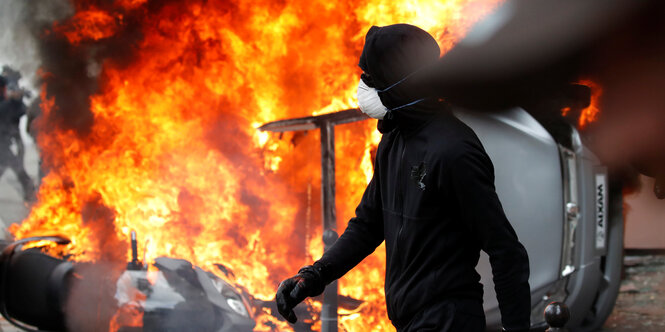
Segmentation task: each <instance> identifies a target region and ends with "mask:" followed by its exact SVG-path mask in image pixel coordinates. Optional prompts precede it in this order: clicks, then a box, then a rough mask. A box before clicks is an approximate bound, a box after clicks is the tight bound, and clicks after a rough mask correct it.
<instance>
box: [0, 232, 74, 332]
mask: <svg viewBox="0 0 665 332" xmlns="http://www.w3.org/2000/svg"><path fill="white" fill-rule="evenodd" d="M36 241H50V242H55V243H58V244H67V243H69V240H68V239H66V238H62V237H56V236H49V237H33V238H26V239H22V240H19V241H16V242H14V243H12V244H9V245H8V246H6V247H5V248H4V249H3V251H2V255H1V256H0V271H1V273H2V274H1V275H0V280H1V282H0V313H2V316H3V317H4V318H5V319H6V320H7V321H8V322H10V323H11V324H13V325H15V326H17V327H19V328H21V329H23V330H26V331H37V329H34V328H32V327H30V326H34V327H36V328H38V329H39V330H55V331H63V330H65V319H64V311H63V307H64V303H65V301H66V296H67V292H68V288H69V282H70V279H71V277H72V274H73V266H72V264H71V263H70V262H67V261H63V260H61V259H57V258H53V257H51V256H48V255H46V254H44V253H42V252H40V251H39V250H38V249H27V250H22V247H23V246H24V245H25V244H28V243H31V242H36ZM26 324H27V325H26ZM28 325H30V326H28Z"/></svg>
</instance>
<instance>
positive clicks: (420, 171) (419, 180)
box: [411, 161, 427, 191]
mask: <svg viewBox="0 0 665 332" xmlns="http://www.w3.org/2000/svg"><path fill="white" fill-rule="evenodd" d="M425 176H427V167H426V166H425V162H423V161H421V162H420V163H419V164H418V165H415V166H411V180H413V181H414V182H415V183H416V185H417V186H418V189H420V190H422V191H425Z"/></svg>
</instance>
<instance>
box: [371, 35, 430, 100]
mask: <svg viewBox="0 0 665 332" xmlns="http://www.w3.org/2000/svg"><path fill="white" fill-rule="evenodd" d="M440 53H441V50H440V49H439V45H438V44H437V42H436V40H435V39H434V37H432V36H431V35H430V34H429V33H427V32H426V31H425V30H423V29H420V28H418V27H416V26H413V25H409V24H393V25H388V26H384V27H377V26H372V27H371V28H370V29H369V31H368V32H367V35H366V36H365V46H364V47H363V51H362V54H361V55H360V61H359V63H358V66H360V68H361V69H362V70H363V71H364V72H365V75H363V77H362V78H363V81H365V83H366V84H367V85H369V86H371V87H374V88H376V89H377V90H382V89H385V88H387V87H389V86H391V85H393V84H395V83H397V82H399V81H400V80H401V79H403V78H404V77H406V76H408V75H409V74H411V73H413V72H415V71H417V70H419V69H421V68H423V67H424V66H426V65H428V64H433V63H435V62H436V61H437V60H438V59H439V55H440ZM405 83H406V82H405ZM405 83H403V84H399V85H397V86H395V87H393V88H391V89H390V90H389V91H386V92H382V93H380V96H381V100H382V102H383V104H384V105H386V107H388V108H394V107H397V106H401V105H403V104H405V103H408V102H411V101H413V100H415V99H417V98H418V97H421V96H417V91H410V90H413V89H409V86H408V84H405Z"/></svg>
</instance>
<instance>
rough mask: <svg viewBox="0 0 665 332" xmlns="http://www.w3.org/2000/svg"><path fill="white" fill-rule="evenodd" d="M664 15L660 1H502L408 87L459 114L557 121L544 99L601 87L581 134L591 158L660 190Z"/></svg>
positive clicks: (664, 152)
mask: <svg viewBox="0 0 665 332" xmlns="http://www.w3.org/2000/svg"><path fill="white" fill-rule="evenodd" d="M663 13H665V2H663V1H659V0H645V1H633V0H585V1H578V0H508V1H507V2H505V3H504V4H503V5H502V6H500V7H499V8H498V10H497V11H496V12H494V13H493V14H491V15H489V16H488V17H486V18H485V19H483V20H482V21H480V22H479V23H478V24H477V25H476V26H475V27H474V28H472V30H471V31H470V32H469V33H468V35H467V36H466V37H465V38H464V39H463V40H462V41H461V42H460V43H458V44H457V45H456V46H455V47H454V48H453V49H451V50H450V51H449V52H448V53H446V54H445V56H443V57H442V58H441V59H440V60H439V62H438V63H437V64H436V65H435V66H434V67H433V68H429V69H428V70H423V71H421V72H420V73H418V74H417V75H414V77H413V82H412V83H413V84H421V85H422V86H423V88H433V89H434V91H432V94H434V95H437V96H439V97H441V98H444V99H446V100H447V101H449V102H451V103H453V104H457V105H461V106H464V107H469V108H474V109H484V110H487V111H492V110H497V109H502V108H505V107H508V106H523V107H525V108H527V110H529V111H530V113H532V114H533V115H534V116H535V117H537V118H539V120H542V119H543V117H544V118H547V120H548V121H549V120H553V121H554V122H556V121H558V120H555V119H554V118H555V116H556V114H557V113H560V112H561V110H562V109H558V108H557V107H553V105H552V104H550V105H544V104H543V103H544V101H546V100H550V101H551V100H557V99H559V98H558V97H556V96H557V95H561V92H562V91H566V90H567V89H568V88H569V87H570V85H571V83H574V82H578V81H579V80H580V79H585V80H586V79H588V80H591V81H592V82H594V83H596V84H597V85H598V87H599V88H600V89H601V90H602V93H601V94H600V99H599V103H598V105H597V106H598V107H599V109H600V113H599V115H598V118H597V119H596V120H595V122H593V123H591V124H590V125H588V126H586V128H584V129H585V130H584V131H585V133H584V136H585V137H586V138H589V145H590V146H591V148H592V149H593V151H594V152H595V153H596V154H597V155H598V156H599V157H600V159H601V160H603V162H605V163H606V164H608V166H610V167H613V168H619V167H624V168H625V167H632V168H635V169H637V170H638V171H639V172H640V173H642V174H645V175H648V176H652V177H656V178H658V179H659V180H658V181H657V183H665V149H664V148H663V147H664V146H665V130H662V128H664V127H665V95H664V94H663V93H662V91H663V89H664V88H665V61H663V59H665V20H663V19H662V17H663ZM580 100H582V99H580ZM534 101H538V102H535V103H534ZM566 107H567V106H566ZM573 108H574V107H571V109H573ZM538 113H541V115H538ZM548 113H549V114H548ZM552 113H554V114H552ZM578 117H579V113H577V114H576V113H575V112H568V115H567V116H566V117H565V118H566V119H568V121H569V122H571V123H572V124H574V125H577V124H578V123H577V121H576V120H577V119H576V118H578ZM546 122H547V121H546ZM550 122H551V121H550ZM556 127H561V128H562V126H560V125H557V124H554V125H553V126H552V127H550V128H548V130H549V131H550V132H552V130H553V129H554V131H557V130H558V129H556ZM654 191H655V192H656V193H661V192H662V191H663V190H661V189H659V188H658V186H657V187H656V188H655V190H654ZM663 196H665V195H663V194H658V197H663Z"/></svg>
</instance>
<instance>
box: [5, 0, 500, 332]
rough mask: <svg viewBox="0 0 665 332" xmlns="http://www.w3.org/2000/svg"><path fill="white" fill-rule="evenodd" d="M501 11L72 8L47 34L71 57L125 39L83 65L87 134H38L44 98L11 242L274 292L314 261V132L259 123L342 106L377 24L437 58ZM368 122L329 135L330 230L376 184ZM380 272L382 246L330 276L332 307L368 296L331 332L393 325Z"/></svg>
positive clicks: (238, 5) (77, 0) (67, 129)
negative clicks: (338, 298) (184, 270)
mask: <svg viewBox="0 0 665 332" xmlns="http://www.w3.org/2000/svg"><path fill="white" fill-rule="evenodd" d="M156 2H158V3H156ZM497 2H498V0H449V1H439V0H430V1H413V0H402V1H393V0H390V1H388V0H375V1H368V2H362V3H360V4H359V3H358V2H355V1H346V2H337V1H326V0H313V1H267V0H260V1H251V2H247V1H204V0H192V1H155V2H153V1H149V0H117V1H114V2H112V3H110V2H108V1H107V2H100V1H93V0H72V5H73V8H74V9H75V14H74V15H73V16H72V17H71V18H69V19H67V20H64V21H61V22H57V23H55V24H54V25H53V27H52V28H50V29H49V30H48V31H47V32H45V33H46V34H47V35H49V36H50V37H51V38H53V37H54V36H55V37H56V38H61V39H63V40H65V41H66V42H67V44H68V49H69V50H73V51H74V52H80V51H81V50H84V49H85V50H94V49H95V45H97V44H102V43H105V42H107V41H109V40H111V39H113V38H116V37H117V36H118V34H125V35H128V36H131V41H127V44H126V50H122V49H121V50H117V52H116V53H119V54H120V53H122V56H120V55H117V54H116V55H109V56H108V57H107V58H105V59H104V61H103V62H101V63H91V64H90V68H87V70H88V71H90V72H93V73H94V74H95V75H98V76H97V77H98V80H97V87H96V90H94V91H95V92H94V93H93V94H92V95H91V96H90V98H89V102H90V109H89V112H90V113H91V116H92V120H91V121H90V125H89V126H88V127H86V128H85V130H77V129H73V128H72V127H71V126H67V125H64V124H66V123H67V121H74V120H73V119H66V118H65V119H60V121H55V122H49V121H50V120H53V119H54V118H55V116H56V114H59V113H57V112H59V111H62V109H63V108H65V107H67V105H68V103H63V99H62V98H60V99H58V98H56V97H55V96H53V95H50V94H49V92H48V91H49V89H48V87H44V89H43V92H42V98H43V100H44V103H43V108H44V116H43V119H42V122H41V123H40V128H41V133H40V135H39V137H38V143H39V146H40V148H41V150H42V151H43V154H44V162H45V167H46V168H47V169H48V175H47V176H46V177H45V178H44V180H43V183H42V185H41V187H40V189H39V194H38V202H37V203H36V204H35V205H34V207H33V208H32V211H31V213H30V215H29V217H28V218H27V219H26V220H25V221H24V222H23V223H22V224H21V225H19V226H16V227H13V228H12V229H11V232H12V233H13V234H14V236H15V237H17V238H23V237H27V236H33V235H44V234H54V233H55V234H62V235H65V236H67V237H69V238H71V239H72V243H71V244H70V245H68V246H67V247H66V248H64V252H63V251H61V252H60V254H66V255H67V256H68V257H70V258H71V259H75V260H79V261H97V260H109V261H122V262H125V261H127V260H128V258H129V255H130V254H129V250H128V249H129V248H128V245H127V243H128V242H129V234H130V232H131V230H136V232H137V234H138V240H139V243H140V246H139V248H140V251H141V255H143V254H145V256H146V258H147V260H148V261H150V260H151V259H154V258H155V257H158V256H170V257H176V258H184V259H187V260H189V261H191V262H192V263H193V264H196V265H199V266H201V267H203V268H208V269H210V270H211V271H212V270H214V269H212V264H214V263H223V264H225V265H226V266H228V267H230V268H231V269H232V270H233V271H234V273H235V275H236V276H237V280H236V282H237V283H238V284H240V285H242V286H244V287H246V288H247V289H248V290H249V292H250V293H251V294H253V295H254V296H255V297H257V298H259V299H262V300H266V301H267V300H271V299H273V297H274V293H275V289H276V286H277V284H278V282H279V281H280V280H282V279H283V278H285V277H288V276H290V275H291V274H292V273H294V272H296V271H297V270H298V268H299V267H300V266H302V265H304V264H308V263H311V262H312V261H313V260H314V259H317V258H318V257H319V256H320V255H321V253H322V250H323V249H322V247H323V245H322V242H321V240H320V237H321V236H320V234H321V222H320V193H319V192H320V159H319V157H318V149H319V145H318V144H319V142H318V132H309V133H285V134H282V135H278V134H267V133H259V132H258V131H257V130H256V129H255V128H256V127H257V126H259V125H260V124H262V123H265V122H269V121H273V120H278V119H284V118H292V117H300V116H307V115H312V114H319V113H324V112H332V111H337V110H341V109H344V108H349V107H354V106H355V102H356V101H355V98H354V94H355V87H356V84H357V82H358V77H359V74H360V70H359V68H358V67H357V65H356V64H357V60H358V57H359V54H360V51H361V49H362V45H363V38H364V33H365V32H366V31H367V29H368V28H369V27H370V26H371V25H386V24H392V23H400V22H404V23H411V24H415V25H418V26H420V27H422V28H424V29H425V30H427V31H429V32H430V33H432V34H433V35H434V36H435V37H436V38H437V39H438V40H439V42H440V45H441V47H442V51H443V52H445V51H446V50H448V49H450V47H451V46H452V45H453V43H454V42H455V41H457V40H459V39H460V38H461V37H462V36H463V35H464V33H465V32H466V31H467V29H468V28H469V27H470V26H471V24H472V23H473V22H475V21H476V20H478V19H479V18H480V17H482V16H483V15H485V14H487V13H488V12H489V11H490V10H492V9H493V8H494V7H495V6H496V3H497ZM130 28H131V31H129V32H128V30H129V29H130ZM91 52H92V51H91ZM44 70H45V71H46V72H45V73H44V75H54V74H53V73H50V72H49V68H44ZM56 79H57V77H56ZM82 88H83V87H82ZM85 88H89V87H85ZM375 125H376V124H375V122H373V121H365V122H361V123H354V124H348V125H344V126H340V127H338V129H337V130H336V142H337V152H336V156H337V179H336V181H337V216H338V230H339V231H340V232H341V230H343V229H344V227H345V224H346V221H347V220H348V219H349V218H350V217H351V216H352V215H353V211H354V208H355V205H356V204H357V203H358V201H359V200H360V197H361V195H362V192H363V189H364V187H365V185H366V184H367V181H368V177H371V167H372V165H371V155H372V154H371V150H372V149H373V148H374V146H375V144H376V143H377V141H378V139H379V135H378V133H377V132H376V130H375ZM359 165H360V166H361V167H359ZM144 251H145V252H144ZM384 264H385V250H384V249H382V248H379V249H378V250H377V251H376V253H375V254H374V255H372V256H371V257H369V258H368V259H366V260H365V261H364V262H363V263H361V265H360V266H359V267H357V268H356V269H355V270H353V271H352V272H351V273H349V274H348V275H347V276H346V277H344V278H343V279H342V280H341V281H340V292H341V293H342V294H344V295H349V296H352V297H354V298H358V299H362V300H363V301H365V305H363V307H362V308H361V310H360V312H358V313H357V314H353V315H347V316H344V317H343V318H342V319H341V321H340V327H341V328H343V329H346V330H347V331H366V330H368V329H370V328H371V329H372V330H392V327H391V325H390V322H389V320H388V319H387V316H386V314H385V305H384V292H383V275H384ZM268 320H271V319H269V318H266V317H264V318H259V319H258V321H259V323H260V324H259V325H257V330H269V329H270V328H269V327H268V325H263V324H261V322H266V321H268Z"/></svg>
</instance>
